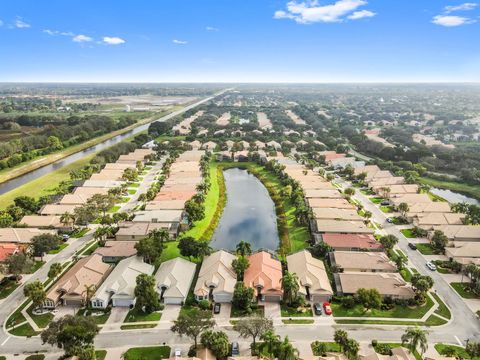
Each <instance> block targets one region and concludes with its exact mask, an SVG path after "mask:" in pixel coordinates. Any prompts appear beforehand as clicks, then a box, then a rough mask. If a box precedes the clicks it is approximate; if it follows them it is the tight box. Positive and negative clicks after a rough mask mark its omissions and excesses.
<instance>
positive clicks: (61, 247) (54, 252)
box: [48, 243, 68, 254]
mask: <svg viewBox="0 0 480 360" xmlns="http://www.w3.org/2000/svg"><path fill="white" fill-rule="evenodd" d="M67 246H68V244H67V243H61V244H60V246H59V247H58V248H56V249H54V250H50V251H49V252H48V253H49V254H58V253H59V252H60V251H62V250H63V249H65V248H66V247H67Z"/></svg>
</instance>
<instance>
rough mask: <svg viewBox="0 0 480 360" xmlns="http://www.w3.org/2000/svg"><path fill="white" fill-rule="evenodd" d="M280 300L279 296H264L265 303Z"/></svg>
mask: <svg viewBox="0 0 480 360" xmlns="http://www.w3.org/2000/svg"><path fill="white" fill-rule="evenodd" d="M280 300H282V298H281V297H280V296H279V295H265V301H269V302H280Z"/></svg>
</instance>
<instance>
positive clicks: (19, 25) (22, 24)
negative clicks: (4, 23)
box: [15, 18, 30, 29]
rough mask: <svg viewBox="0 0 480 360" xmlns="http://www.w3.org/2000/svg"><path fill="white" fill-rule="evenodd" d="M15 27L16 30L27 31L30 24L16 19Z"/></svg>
mask: <svg viewBox="0 0 480 360" xmlns="http://www.w3.org/2000/svg"><path fill="white" fill-rule="evenodd" d="M15 27H16V28H17V29H28V28H29V27H30V24H27V23H26V22H25V21H23V20H22V19H21V18H17V19H16V20H15Z"/></svg>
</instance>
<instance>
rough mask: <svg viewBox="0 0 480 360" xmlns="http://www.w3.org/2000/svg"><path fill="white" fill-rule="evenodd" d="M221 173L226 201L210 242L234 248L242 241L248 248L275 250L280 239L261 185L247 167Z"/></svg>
mask: <svg viewBox="0 0 480 360" xmlns="http://www.w3.org/2000/svg"><path fill="white" fill-rule="evenodd" d="M223 174H224V177H225V186H226V191H227V203H226V205H225V208H224V210H223V214H222V217H221V218H220V221H219V223H218V226H217V228H216V229H215V232H214V234H213V237H212V240H211V242H210V245H211V246H212V247H213V248H214V249H226V250H234V249H235V246H236V245H237V244H238V243H239V242H240V241H241V240H243V241H246V242H249V243H250V244H251V246H252V250H256V249H260V248H262V249H269V250H277V249H278V247H279V241H280V240H279V237H278V231H277V216H276V214H275V204H274V203H273V201H272V199H271V198H270V195H269V194H268V191H267V189H266V188H265V186H263V184H262V183H261V181H260V180H258V179H257V178H256V177H255V176H254V175H252V174H250V173H249V172H248V171H247V170H241V169H236V168H235V169H228V170H225V171H224V172H223Z"/></svg>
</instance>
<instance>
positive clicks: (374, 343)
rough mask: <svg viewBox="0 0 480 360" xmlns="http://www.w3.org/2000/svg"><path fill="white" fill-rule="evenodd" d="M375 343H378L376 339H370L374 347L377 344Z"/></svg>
mask: <svg viewBox="0 0 480 360" xmlns="http://www.w3.org/2000/svg"><path fill="white" fill-rule="evenodd" d="M377 344H378V340H376V339H373V340H372V346H373V347H375V346H377Z"/></svg>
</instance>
